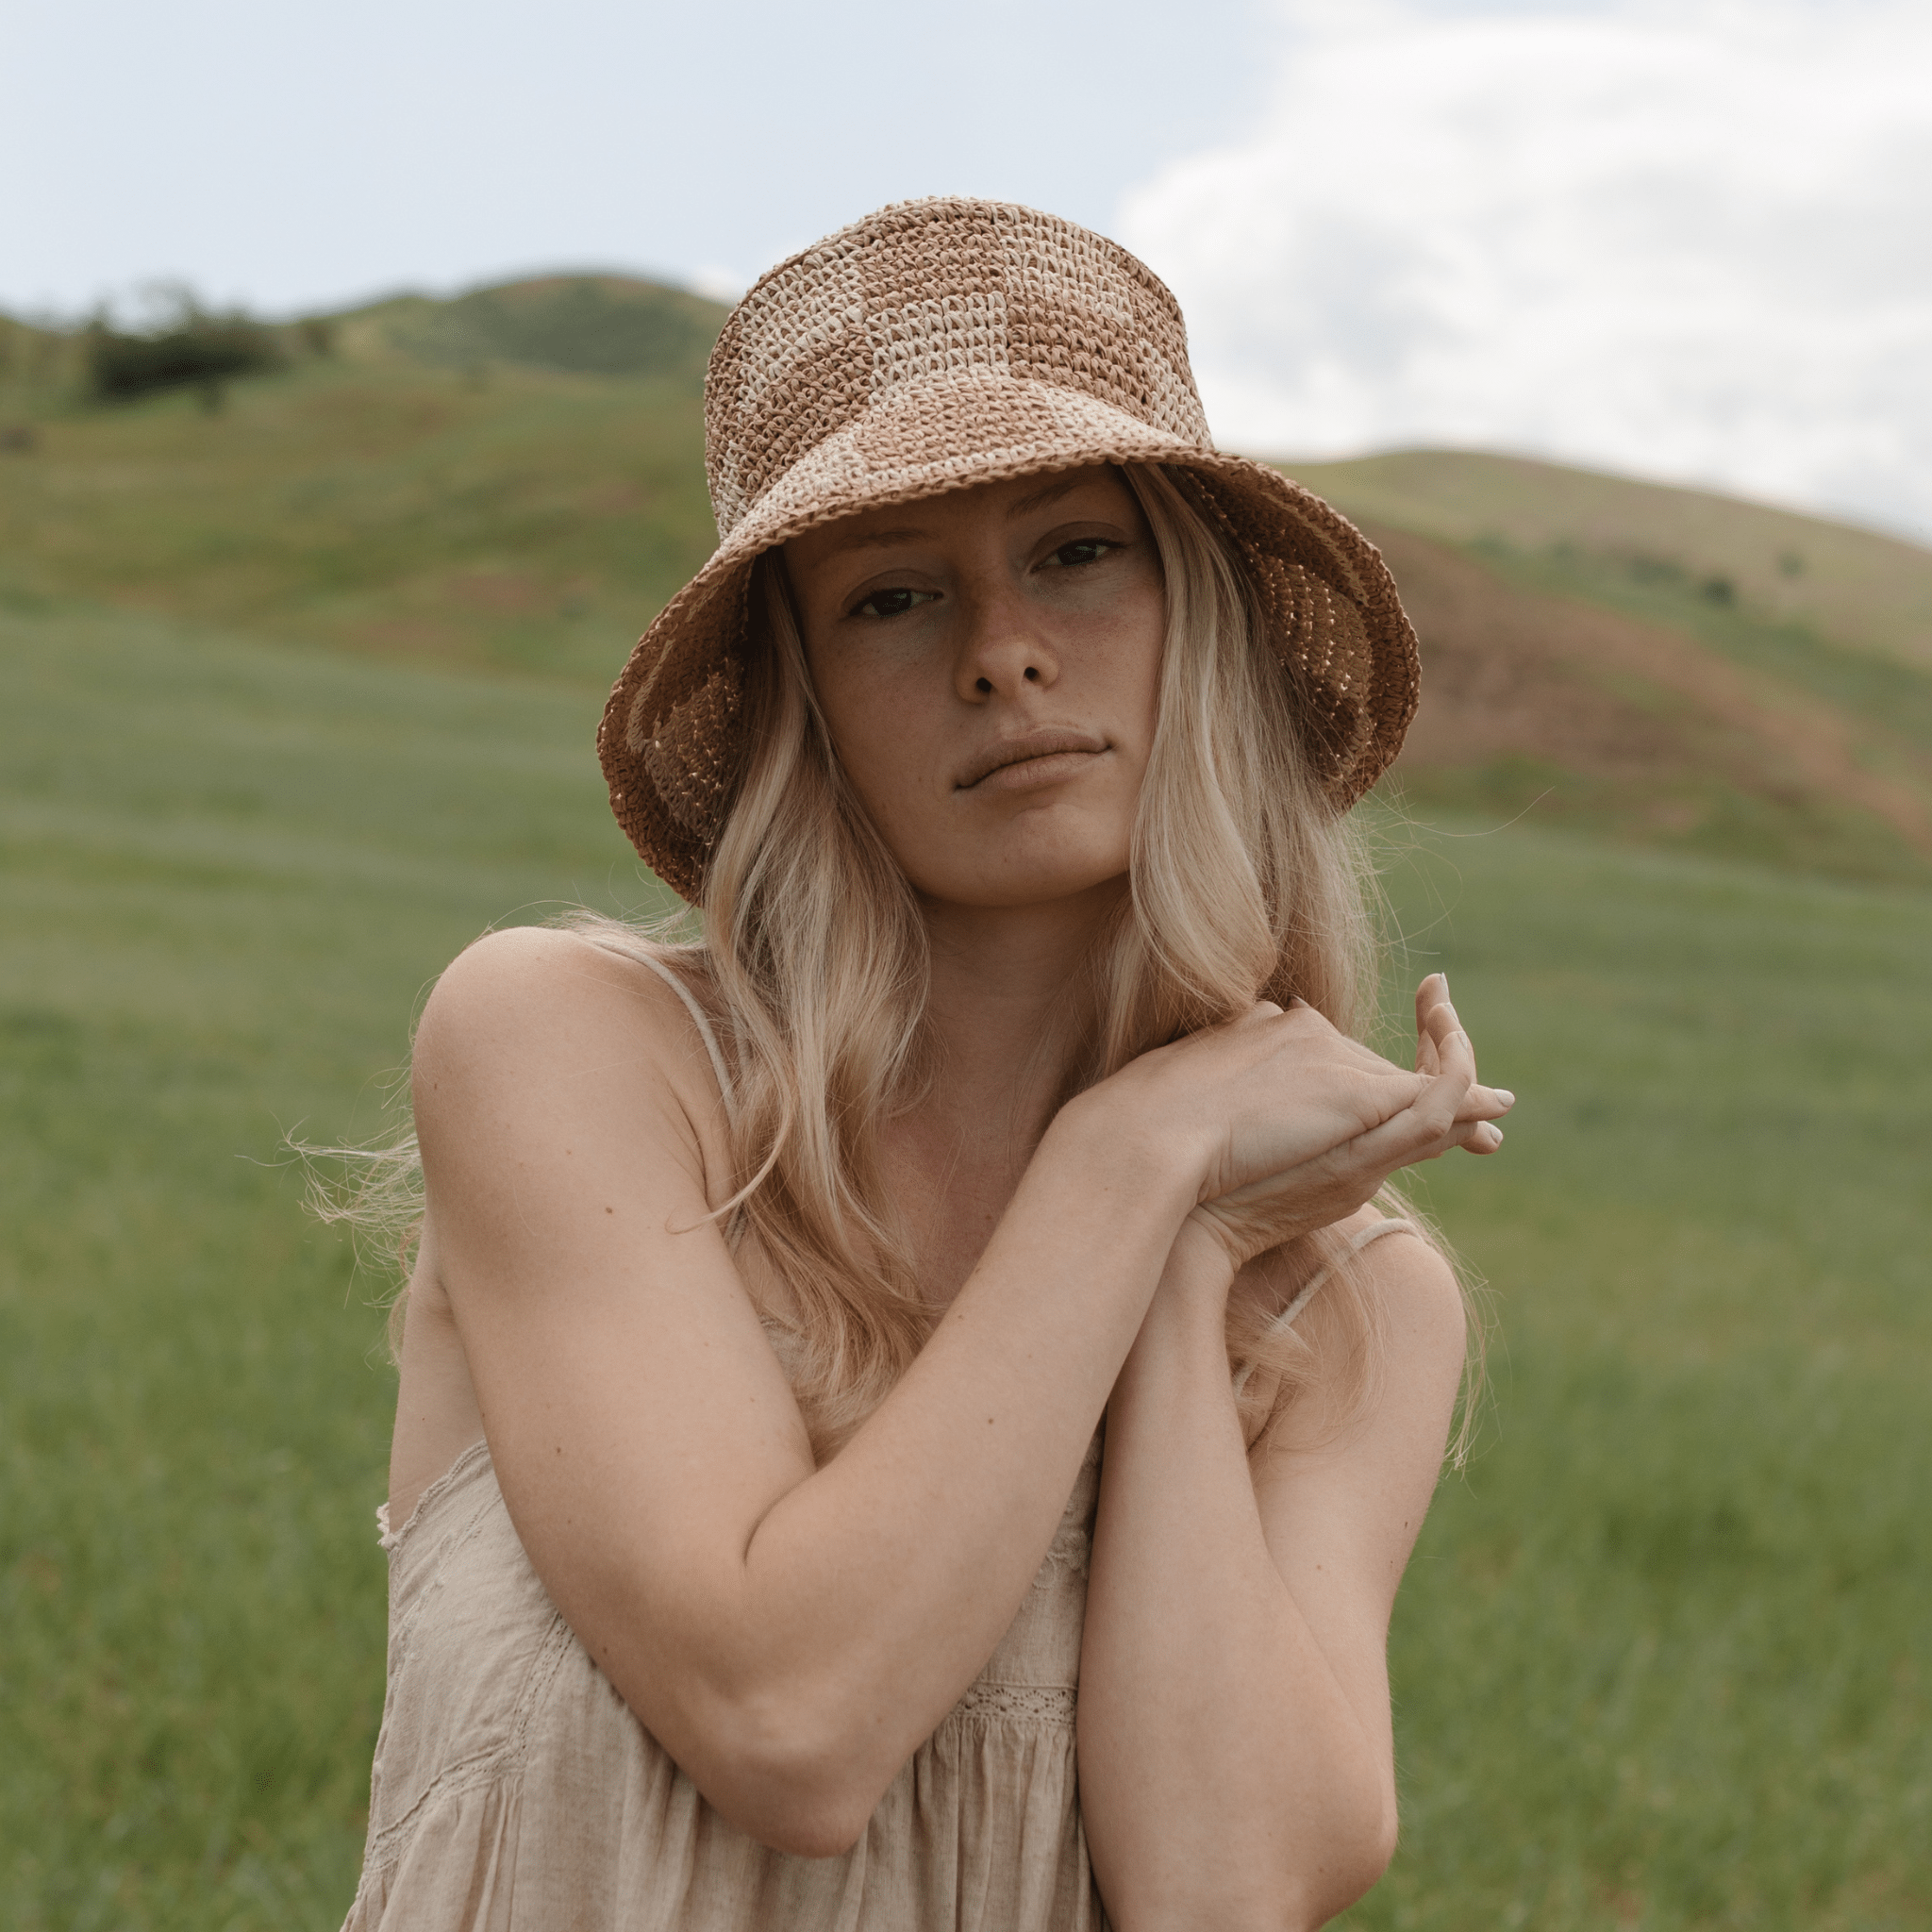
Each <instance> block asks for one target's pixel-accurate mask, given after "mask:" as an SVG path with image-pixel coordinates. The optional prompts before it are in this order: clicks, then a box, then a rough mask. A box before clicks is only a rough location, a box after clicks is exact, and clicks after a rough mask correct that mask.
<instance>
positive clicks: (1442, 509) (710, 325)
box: [0, 275, 1932, 880]
mask: <svg viewBox="0 0 1932 1932" xmlns="http://www.w3.org/2000/svg"><path fill="white" fill-rule="evenodd" d="M723 314H724V311H723V310H722V309H721V308H718V307H717V306H716V305H714V304H710V303H706V302H704V301H702V300H700V299H699V298H698V297H695V296H692V295H689V294H686V293H683V292H681V291H675V290H667V289H661V288H658V287H656V286H655V285H653V284H650V283H645V282H639V281H636V280H630V279H626V278H624V277H619V276H609V275H559V276H547V277H541V278H537V279H533V280H528V281H524V282H512V283H507V284H504V285H502V286H501V287H498V288H493V289H488V290H481V291H475V292H474V293H472V294H469V295H466V296H463V297H460V298H458V299H457V300H454V301H447V302H437V301H431V300H429V299H427V298H425V297H419V296H399V297H396V298H393V299H391V300H390V301H386V302H382V303H377V304H374V305H371V306H369V307H367V308H361V309H358V310H356V311H353V312H350V313H345V314H343V315H341V316H337V317H333V318H325V319H324V321H323V323H322V324H321V325H317V326H312V327H310V328H309V329H308V330H306V331H295V332H294V333H292V334H291V336H290V342H291V363H290V366H289V367H288V368H287V369H286V370H285V371H283V372H282V373H280V374H277V375H268V376H261V377H257V378H254V379H250V380H245V381H237V382H235V383H233V384H231V385H229V386H228V388H227V390H226V391H225V407H223V408H221V409H220V410H219V411H217V412H210V411H209V410H208V409H207V408H204V407H203V406H202V404H201V402H200V401H199V400H198V399H197V398H196V397H195V396H193V395H192V394H188V393H178V394H175V395H171V396H163V397H159V398H156V399H154V400H150V401H147V402H144V403H140V404H135V405H128V406H121V407H117V408H102V407H91V406H87V405H84V404H83V403H81V402H80V401H78V400H77V399H76V390H75V382H76V370H77V366H78V365H77V363H76V362H75V358H76V357H77V356H78V355H79V353H80V351H79V349H78V348H77V347H76V346H75V343H74V342H72V341H63V340H61V339H58V338H53V337H48V336H45V335H43V334H41V333H37V332H35V331H31V330H26V329H25V328H23V327H22V326H21V325H5V326H0V601H4V602H5V603H7V604H8V605H10V607H11V608H16V609H23V610H46V609H56V608H70V607H74V606H98V605H110V606H113V607H115V608H122V609H127V610H134V611H141V612H144V613H148V614H152V615H160V616H169V617H175V618H181V619H188V620H192V621H194V622H197V623H203V624H210V625H216V626H218V627H222V628H225V629H230V630H234V631H237V632H241V633H245V634H247V635H249V636H251V637H256V638H261V639H266V640H275V641H285V642H307V643H313V644H320V645H324V646H325V647H327V648H329V649H333V650H343V651H349V652H353V653H356V654H358V655H362V656H370V657H379V658H390V659H405V658H407V659H415V660H421V661H429V662H440V663H443V664H446V665H452V666H457V665H461V666H468V667H473V668H476V667H493V668H497V669H507V670H516V671H519V672H523V673H526V674H529V675H537V676H541V677H543V678H546V679H560V680H564V681H567V682H572V683H577V684H581V685H583V686H584V687H585V688H591V687H596V686H602V685H606V684H608V680H609V678H610V677H611V676H612V675H613V674H614V672H615V670H616V668H617V666H618V665H619V664H620V663H621V661H622V659H623V657H624V654H625V650H626V649H627V647H628V645H629V643H630V641H631V640H632V639H633V638H634V637H635V636H636V635H637V633H638V632H639V631H640V630H641V628H642V627H643V625H644V624H645V623H646V622H648V620H649V619H650V617H651V616H652V615H653V614H654V612H655V611H656V610H657V609H658V608H659V607H660V606H661V605H662V603H663V602H664V600H665V599H666V598H667V597H668V596H669V595H670V594H671V592H672V591H674V590H675V587H676V586H677V585H678V584H679V583H680V582H681V581H682V580H683V579H684V578H685V576H687V575H689V574H690V573H691V571H692V570H694V569H695V568H696V567H697V565H698V564H699V563H700V562H701V561H702V560H703V558H705V556H707V555H708V552H709V549H710V546H711V544H712V542H713V541H714V537H715V533H714V531H713V528H712V525H711V521H710V516H709V510H708V504H707V501H706V498H705V492H704V484H703V471H702V450H703V427H702V419H701V404H700V396H699V387H698V379H699V373H700V369H701V363H702V358H703V355H704V353H705V351H706V348H707V346H708V342H709V341H710V340H711V338H712V336H713V334H714V333H715V330H716V328H717V326H718V325H719V323H720V322H721V321H722V318H723ZM318 348H321V349H323V350H325V353H316V351H317V349H318ZM63 372H64V373H63ZM8 425H11V428H12V430H13V432H14V434H13V440H12V441H10V442H9V441H8V437H7V434H6V432H7V429H8ZM1290 467H1291V469H1292V470H1293V471H1294V473H1295V474H1297V475H1300V476H1302V477H1303V479H1304V480H1306V481H1307V482H1308V483H1309V484H1310V485H1311V487H1314V488H1316V489H1318V490H1320V491H1324V493H1326V494H1328V495H1329V496H1331V497H1332V498H1333V499H1334V500H1335V501H1336V502H1337V503H1338V504H1339V505H1340V506H1341V508H1343V509H1345V510H1347V511H1348V512H1349V513H1350V514H1352V515H1354V516H1356V517H1357V519H1358V520H1359V521H1360V522H1361V523H1362V524H1363V525H1364V526H1365V527H1366V528H1367V529H1368V531H1369V533H1370V534H1371V536H1373V537H1374V539H1375V540H1376V541H1377V542H1378V543H1380V544H1381V546H1382V547H1383V549H1384V551H1385V553H1386V554H1387V555H1388V556H1389V558H1390V559H1391V564H1392V565H1393V567H1394V569H1395V572H1396V575H1397V578H1398V580H1399V581H1400V583H1401V584H1402V587H1403V591H1404V594H1405V598H1406V600H1407V603H1408V606H1409V608H1410V609H1411V611H1412V612H1413V614H1414V615H1415V617H1416V620H1417V624H1418V627H1419V629H1420V631H1421V633H1422V638H1423V645H1424V709H1423V712H1422V716H1421V718H1420V720H1419V722H1418V725H1417V728H1416V731H1415V733H1414V734H1413V737H1412V740H1411V742H1410V745H1409V747H1408V749H1407V752H1406V754H1405V756H1404V758H1403V759H1402V761H1401V763H1400V765H1399V766H1398V767H1397V771H1396V774H1395V784H1396V785H1397V786H1398V787H1399V788H1400V790H1401V791H1402V793H1403V795H1404V796H1405V797H1406V798H1407V802H1408V804H1409V806H1410V808H1412V809H1413V810H1415V811H1416V812H1417V813H1418V814H1420V815H1422V816H1424V817H1425V818H1426V817H1428V816H1429V815H1431V814H1435V813H1440V812H1441V811H1444V810H1448V811H1474V812H1477V813H1479V814H1482V815H1485V816H1487V817H1488V818H1490V819H1491V820H1492V821H1495V822H1502V821H1506V820H1512V819H1514V818H1515V817H1517V816H1518V815H1519V814H1522V813H1525V812H1526V813H1528V814H1529V815H1530V817H1531V819H1532V821H1533V822H1537V823H1543V824H1552V825H1567V826H1571V827H1574V828H1575V829H1580V830H1586V831H1590V832H1592V833H1594V834H1597V835H1601V836H1610V837H1614V838H1617V839H1620V840H1624V841H1633V842H1637V843H1641V844H1649V845H1661V846H1667V847H1674V848H1678V849H1685V850H1691V851H1702V852H1706V853H1709V854H1712V855H1728V856H1736V857H1748V858H1756V859H1759V860H1763V861H1767V862H1772V863H1782V864H1795V865H1799V866H1803V867H1807V868H1809V869H1813V870H1824V871H1829V872H1836V873H1839V874H1844V875H1848V876H1856V877H1866V878H1875V879H1886V878H1891V879H1912V880H1925V879H1932V552H1928V551H1926V550H1924V549H1920V548H1917V547H1915V546H1913V545H1911V544H1908V543H1904V542H1900V541H1894V540H1891V539H1888V538H1884V537H1879V536H1875V535H1874V534H1872V533H1870V532H1867V531H1861V530H1856V529H1851V528H1848V527H1845V526H1842V525H1834V524H1829V523H1825V522H1822V521H1819V520H1817V519H1813V518H1807V517H1800V516H1795V515H1792V514H1791V513H1790V512H1787V511H1782V510H1776V509H1771V508H1764V507H1762V506H1757V505H1751V504H1744V503H1740V502H1735V501H1732V500H1730V499H1726V498H1723V497H1718V496H1711V495H1708V494H1704V493H1700V492H1696V491H1681V490H1669V489H1663V488H1659V487H1657V486H1653V485H1648V484H1641V483H1634V482H1630V481H1627V480H1624V479H1620V478H1616V477H1609V476H1600V475H1591V474H1589V473H1585V472H1582V471H1575V470H1566V469H1562V468H1559V467H1557V466H1555V465H1551V464H1544V463H1534V462H1528V461H1525V460H1522V459H1517V458H1498V457H1486V456H1478V455H1469V454H1455V453H1444V452H1433V453H1432V452H1418V453H1410V454H1401V455H1391V456H1382V457H1374V458H1364V459H1363V460H1361V461H1359V462H1354V463H1341V464H1298V465H1291V466H1290Z"/></svg>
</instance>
